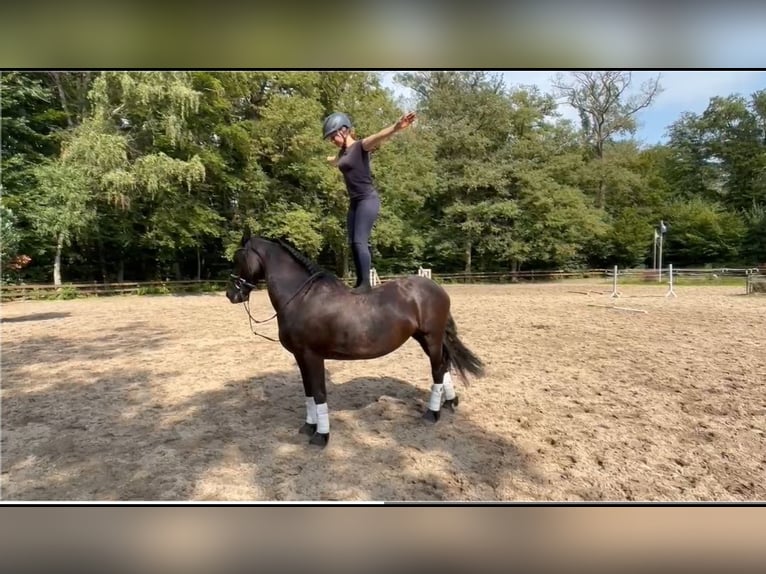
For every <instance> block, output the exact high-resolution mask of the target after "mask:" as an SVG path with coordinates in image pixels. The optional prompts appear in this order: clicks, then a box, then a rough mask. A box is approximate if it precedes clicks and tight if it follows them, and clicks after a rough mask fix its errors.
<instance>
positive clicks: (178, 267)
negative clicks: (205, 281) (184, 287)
mask: <svg viewBox="0 0 766 574" xmlns="http://www.w3.org/2000/svg"><path fill="white" fill-rule="evenodd" d="M173 273H174V274H175V276H176V281H180V280H181V264H180V263H178V261H174V262H173Z"/></svg>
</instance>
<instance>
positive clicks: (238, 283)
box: [231, 272, 321, 343]
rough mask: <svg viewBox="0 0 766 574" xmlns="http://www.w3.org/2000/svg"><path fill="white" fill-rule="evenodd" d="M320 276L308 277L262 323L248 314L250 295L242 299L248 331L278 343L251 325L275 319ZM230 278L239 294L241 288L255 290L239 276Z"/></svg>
mask: <svg viewBox="0 0 766 574" xmlns="http://www.w3.org/2000/svg"><path fill="white" fill-rule="evenodd" d="M320 275H321V273H319V272H317V273H314V274H313V275H311V276H310V277H309V278H308V279H306V280H305V281H304V282H303V283H302V284H301V286H300V287H298V289H297V290H296V291H295V293H293V294H292V296H291V297H290V298H289V299H288V300H287V302H286V303H285V304H284V305H282V308H281V309H278V310H277V311H276V313H274V314H273V315H272V316H271V317H269V318H268V319H263V320H262V321H259V320H258V319H256V318H255V317H253V315H252V314H251V313H250V294H249V293H248V298H247V299H243V300H242V304H243V306H244V307H245V311H246V312H247V317H248V319H249V320H250V330H251V331H252V332H253V335H258V336H259V337H263V338H264V339H267V340H269V341H273V342H275V343H279V340H278V339H274V338H272V337H269V336H267V335H262V334H261V333H258V332H257V331H256V330H255V327H253V323H255V324H260V323H268V322H269V321H271V320H272V319H274V318H275V317H276V316H277V315H279V313H280V311H284V310H285V309H286V308H287V306H288V305H289V304H290V302H291V301H292V300H293V299H295V298H296V297H297V296H298V294H299V293H300V292H301V291H303V289H304V288H305V287H306V286H308V285H309V284H310V283H311V282H312V281H314V279H316V278H317V277H319V276H320ZM231 278H232V279H233V280H234V287H235V288H236V289H237V291H239V292H240V293H242V288H243V287H249V288H250V290H251V291H252V290H253V289H255V285H253V284H252V283H250V282H249V281H247V280H246V279H244V278H243V277H240V276H239V275H234V274H232V275H231Z"/></svg>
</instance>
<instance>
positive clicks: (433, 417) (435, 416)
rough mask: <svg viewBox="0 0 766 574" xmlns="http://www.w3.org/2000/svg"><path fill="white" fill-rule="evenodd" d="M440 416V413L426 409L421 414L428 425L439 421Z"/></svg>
mask: <svg viewBox="0 0 766 574" xmlns="http://www.w3.org/2000/svg"><path fill="white" fill-rule="evenodd" d="M440 414H441V413H440V412H439V411H432V410H431V409H428V410H427V411H426V412H424V413H423V418H424V419H425V420H427V421H428V422H430V423H435V422H436V421H438V420H439V416H440Z"/></svg>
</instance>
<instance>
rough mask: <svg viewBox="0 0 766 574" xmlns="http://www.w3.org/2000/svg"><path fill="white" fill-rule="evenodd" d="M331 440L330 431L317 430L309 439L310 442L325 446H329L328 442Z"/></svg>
mask: <svg viewBox="0 0 766 574" xmlns="http://www.w3.org/2000/svg"><path fill="white" fill-rule="evenodd" d="M329 440H330V433H321V432H315V433H314V436H312V437H311V440H309V444H313V445H316V446H318V447H321V448H324V447H326V446H327V442H328V441H329Z"/></svg>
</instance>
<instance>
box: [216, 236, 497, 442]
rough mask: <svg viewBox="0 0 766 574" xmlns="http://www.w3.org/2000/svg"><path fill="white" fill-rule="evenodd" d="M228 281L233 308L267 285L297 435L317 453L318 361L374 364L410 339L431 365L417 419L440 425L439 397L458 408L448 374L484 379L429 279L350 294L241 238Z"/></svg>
mask: <svg viewBox="0 0 766 574" xmlns="http://www.w3.org/2000/svg"><path fill="white" fill-rule="evenodd" d="M232 278H233V282H232V284H231V285H230V286H229V288H228V289H227V291H226V296H227V297H228V299H229V301H231V302H232V303H245V302H247V301H248V300H249V297H250V292H251V291H252V290H253V289H254V288H255V286H256V283H257V282H258V281H259V280H261V279H265V281H266V286H267V289H268V294H269V299H270V300H271V304H272V306H273V307H274V310H275V311H276V313H275V316H276V318H277V323H278V325H279V342H280V343H281V344H282V346H283V347H284V348H285V349H287V350H288V351H290V352H291V353H292V354H293V355H294V356H295V361H296V362H297V363H298V368H299V369H300V372H301V378H302V379H303V388H304V391H305V393H306V423H305V424H304V425H303V426H301V428H300V432H302V433H304V434H308V435H309V436H311V439H310V441H309V442H310V443H311V444H314V445H319V446H321V447H324V446H325V445H326V444H327V442H328V440H329V437H330V422H329V415H328V410H327V394H326V389H325V369H324V361H325V359H338V360H354V359H372V358H376V357H381V356H383V355H386V354H388V353H391V352H392V351H394V350H396V349H397V348H399V347H400V346H402V345H403V344H404V343H405V342H406V341H407V339H409V338H410V337H412V338H413V339H415V340H416V341H417V342H418V343H420V346H421V347H422V348H423V350H424V351H425V353H426V354H427V355H428V358H429V359H430V361H431V375H432V377H433V385H432V387H431V399H430V401H429V405H428V409H427V410H426V412H425V413H424V415H423V416H424V418H426V419H427V420H430V421H432V422H436V421H437V420H438V419H439V411H440V408H441V399H442V394H443V395H444V399H445V403H444V404H445V406H447V407H448V408H450V409H451V410H454V407H456V406H457V404H458V397H457V395H456V394H455V391H454V388H453V386H452V380H451V376H450V370H451V369H453V368H454V370H455V371H457V373H458V374H459V375H460V377H461V378H462V379H463V381H464V382H467V381H468V379H467V374H471V375H474V376H476V377H480V376H483V375H484V365H483V363H482V361H481V360H480V359H479V358H478V357H477V356H476V355H474V354H473V353H472V352H471V351H470V350H469V349H468V348H467V347H466V346H465V345H464V344H463V343H462V342H461V341H460V339H459V338H458V336H457V328H456V326H455V321H454V320H453V318H452V314H451V313H450V298H449V295H448V294H447V292H446V291H445V290H444V289H443V288H442V287H441V286H440V285H438V284H437V283H435V282H434V281H432V280H431V279H427V278H425V277H418V276H411V277H406V278H403V279H397V280H394V281H387V282H385V283H383V284H381V285H380V286H377V287H374V288H373V289H371V290H369V291H368V292H366V293H355V292H352V290H351V289H350V288H349V287H348V286H347V285H346V284H345V283H343V282H342V281H340V280H339V279H338V278H337V277H336V276H334V275H332V274H331V273H329V272H327V271H324V270H322V269H321V268H320V267H318V266H317V265H316V264H315V263H313V262H312V261H310V260H309V259H308V258H307V257H306V256H305V255H303V254H302V253H300V252H299V251H298V250H297V249H296V248H295V247H294V246H292V245H291V244H289V243H287V242H286V241H283V240H279V239H278V240H269V239H265V238H262V237H250V238H249V239H248V238H247V236H245V237H243V238H242V247H241V248H240V249H238V250H237V252H236V253H235V255H234V273H233V274H232ZM248 314H249V310H248ZM251 319H252V317H251Z"/></svg>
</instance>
